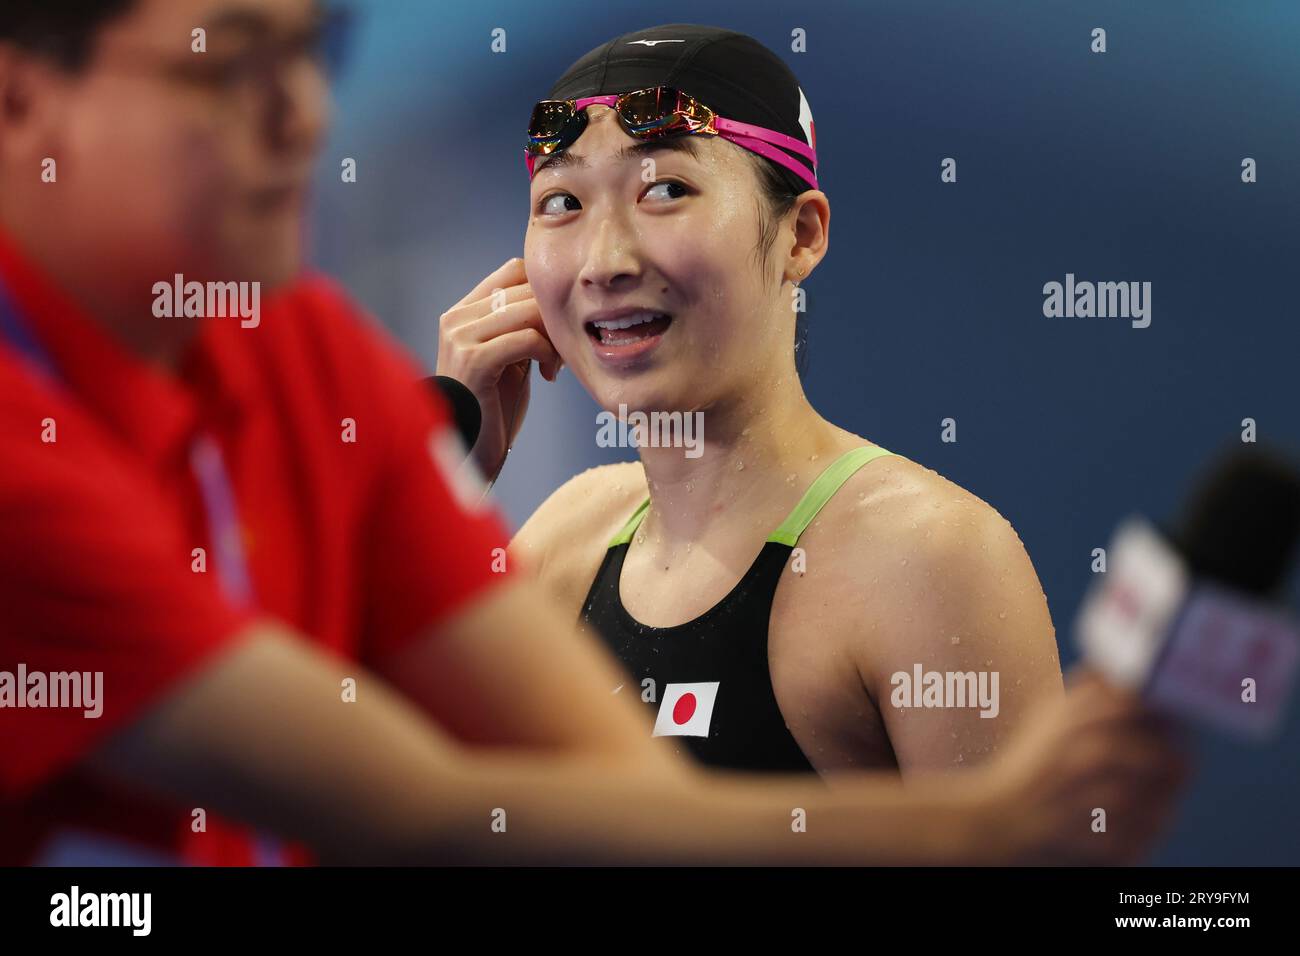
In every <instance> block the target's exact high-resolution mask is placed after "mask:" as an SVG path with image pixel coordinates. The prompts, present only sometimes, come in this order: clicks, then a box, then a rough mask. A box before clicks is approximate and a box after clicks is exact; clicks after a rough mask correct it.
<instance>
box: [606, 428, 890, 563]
mask: <svg viewBox="0 0 1300 956" xmlns="http://www.w3.org/2000/svg"><path fill="white" fill-rule="evenodd" d="M892 454H894V453H893V452H892V451H889V450H888V449H886V448H881V447H880V446H879V445H876V446H873V447H871V448H854V449H852V450H851V451H847V452H845V453H844V454H843V455H841V456H840V457H839V458H837V459H835V460H834V461H833V462H831V463H830V464H829V465H827V466H826V470H825V471H823V472H822V473H821V474H820V475H818V476H817V480H816V481H814V482H813V483H812V487H810V488H809V489H808V491H807V492H805V494H804V496H803V498H802V499H800V501H799V503H798V504H797V505H795V507H794V510H793V511H791V512H790V514H789V516H788V517H787V518H786V519H785V521H783V522H781V526H780V527H779V528H777V529H776V530H775V531H773V532H772V533H771V534H770V535H768V537H767V540H768V541H773V542H776V543H777V544H784V545H789V546H790V547H792V548H793V547H794V545H795V542H797V541H798V540H799V535H801V534H803V533H804V530H805V529H806V528H807V527H808V525H809V524H811V523H812V520H813V518H815V517H817V512H819V511H821V510H822V507H823V506H824V505H825V504H826V502H828V501H830V500H831V496H832V495H834V494H835V492H837V491H838V490H839V488H840V485H842V484H844V482H846V481H848V480H849V477H850V476H851V475H852V474H853V473H854V472H855V471H857V470H858V469H859V468H861V467H862V466H863V465H865V464H866V463H867V462H869V461H874V460H875V459H877V458H882V457H884V456H885V455H892ZM649 507H650V499H649V498H646V500H645V501H643V502H641V506H640V507H639V508H637V509H636V511H635V512H633V513H632V517H630V518H628V520H627V524H625V525H623V529H622V530H621V531H619V533H618V534H616V535H614V537H613V539H612V540H611V541H610V542H609V547H611V548H614V547H617V546H618V545H620V544H627V543H628V542H629V541H631V540H632V536H633V535H634V534H636V529H637V528H639V527H640V526H641V522H642V521H644V520H645V515H646V511H647V510H648V509H649Z"/></svg>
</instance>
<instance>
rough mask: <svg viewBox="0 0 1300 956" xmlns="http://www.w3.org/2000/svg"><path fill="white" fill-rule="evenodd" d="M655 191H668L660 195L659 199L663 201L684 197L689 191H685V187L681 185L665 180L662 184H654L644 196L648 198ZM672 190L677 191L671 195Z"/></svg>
mask: <svg viewBox="0 0 1300 956" xmlns="http://www.w3.org/2000/svg"><path fill="white" fill-rule="evenodd" d="M656 189H663V190H668V191H667V192H665V193H662V194H661V198H664V199H680V198H681V197H682V196H685V195H687V194H688V193H690V190H689V189H687V188H686V187H685V186H683V185H682V184H681V183H679V182H675V181H673V180H671V179H665V180H664V181H663V182H658V183H655V184H654V185H653V186H651V187H650V188H649V189H647V190H646V191H645V194H646V195H647V196H649V195H650V194H651V193H652V192H654V191H655V190H656ZM674 189H675V190H677V193H676V194H673V193H672V191H671V190H674Z"/></svg>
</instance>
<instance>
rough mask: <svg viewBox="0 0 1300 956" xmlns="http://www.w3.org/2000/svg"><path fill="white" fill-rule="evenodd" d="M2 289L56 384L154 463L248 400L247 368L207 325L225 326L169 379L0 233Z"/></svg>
mask: <svg viewBox="0 0 1300 956" xmlns="http://www.w3.org/2000/svg"><path fill="white" fill-rule="evenodd" d="M0 283H3V284H4V287H5V289H6V291H7V293H8V298H9V300H10V303H11V304H12V306H13V307H14V308H15V309H16V310H17V312H18V313H19V318H20V321H23V322H24V323H25V324H26V325H27V327H28V331H29V332H30V333H31V335H32V337H33V338H34V339H35V340H36V341H37V343H38V344H39V346H40V347H41V348H42V349H43V350H44V351H45V352H46V353H47V354H48V356H49V358H50V360H51V362H52V364H53V366H54V368H55V369H56V370H57V373H58V376H59V380H60V382H61V384H62V385H63V386H64V387H66V388H67V389H68V390H70V391H71V392H72V394H73V395H75V396H76V398H77V399H79V400H80V403H81V404H82V405H84V406H85V407H86V408H87V409H88V410H89V412H90V413H91V414H92V415H94V416H95V417H96V418H98V419H99V420H101V421H102V422H103V423H104V424H105V425H107V426H108V428H109V430H110V431H112V432H113V433H114V434H116V435H117V436H118V437H119V438H120V439H121V440H122V441H123V442H124V443H126V444H127V445H128V446H129V447H131V448H133V449H135V450H136V451H137V452H139V453H141V454H143V455H144V456H145V457H146V458H147V459H148V460H149V461H150V462H152V463H155V464H157V463H161V462H162V461H164V460H166V459H168V458H171V457H172V456H174V455H177V454H181V453H183V452H184V450H185V448H186V446H187V444H188V441H189V440H190V439H191V438H192V437H193V435H194V433H195V431H196V429H197V428H198V427H199V426H200V424H204V425H207V424H216V422H214V421H211V419H213V418H222V417H226V418H229V417H238V416H240V415H242V414H243V413H244V412H246V411H247V410H248V408H249V406H250V404H251V402H252V400H253V393H254V388H255V386H256V384H257V382H256V379H255V377H254V376H253V375H252V374H251V372H252V369H251V366H250V364H249V363H248V362H246V361H243V362H241V361H239V360H238V359H239V355H238V353H237V350H236V349H235V345H236V344H237V343H234V342H233V341H231V340H230V336H229V335H228V334H226V332H227V330H226V329H223V328H212V327H211V326H212V325H213V324H216V325H218V326H221V325H228V323H225V322H222V321H218V322H217V323H209V324H208V326H205V327H204V328H203V329H202V330H201V331H200V333H199V335H197V336H196V337H195V339H194V340H193V341H192V342H191V343H190V346H189V347H188V348H187V350H186V353H185V355H184V357H183V359H182V360H181V362H180V363H179V364H178V367H177V370H176V372H175V373H172V372H169V371H167V370H166V369H163V368H162V367H160V366H157V365H154V364H151V363H149V362H147V361H145V360H144V359H142V358H140V357H138V356H136V355H134V354H133V353H131V352H130V351H129V350H128V349H127V348H126V347H125V346H123V345H121V344H120V343H119V342H118V341H117V340H116V339H115V338H114V337H113V336H112V335H111V334H109V333H108V331H107V330H106V329H104V328H103V327H102V326H101V325H100V324H99V323H98V322H97V321H95V319H93V318H92V317H91V316H90V315H89V314H88V313H87V312H86V311H85V309H83V308H82V307H81V306H80V305H79V304H78V303H76V302H75V301H73V299H72V298H71V297H70V296H69V295H67V293H65V292H64V291H63V290H62V289H60V288H59V287H58V286H57V285H56V284H55V283H54V282H53V280H52V279H51V278H50V277H49V276H48V275H46V274H45V273H44V271H43V270H42V269H41V268H40V267H39V266H38V265H37V264H36V263H35V262H33V261H32V260H31V259H30V258H29V257H28V256H27V255H26V254H25V253H23V252H22V250H21V249H20V248H19V246H18V244H17V242H16V241H14V240H13V239H12V238H11V237H10V236H8V235H6V234H5V233H4V231H3V230H0ZM235 325H236V328H237V327H238V323H235ZM0 348H10V349H11V346H10V345H9V344H8V343H7V342H6V343H3V344H0Z"/></svg>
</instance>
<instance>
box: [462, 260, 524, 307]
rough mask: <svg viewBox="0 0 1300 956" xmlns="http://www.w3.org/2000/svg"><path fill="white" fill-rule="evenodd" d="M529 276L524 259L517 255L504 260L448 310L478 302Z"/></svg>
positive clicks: (517, 283)
mask: <svg viewBox="0 0 1300 956" xmlns="http://www.w3.org/2000/svg"><path fill="white" fill-rule="evenodd" d="M527 281H528V277H527V276H526V275H525V274H524V260H523V259H521V258H519V257H515V258H513V259H507V260H506V261H505V262H503V263H502V264H501V265H500V266H499V267H497V270H496V271H495V272H492V273H490V274H489V275H487V276H485V277H484V278H483V281H482V282H480V283H479V284H478V285H476V286H474V288H473V289H471V290H470V291H469V292H468V293H466V295H465V297H464V298H463V299H461V300H460V301H459V302H457V303H456V304H455V305H453V306H452V307H451V308H450V309H448V310H447V311H448V312H452V311H455V310H456V309H459V308H460V307H461V306H464V305H468V304H469V303H471V302H477V301H479V300H480V299H486V298H489V297H490V296H491V295H492V292H493V290H495V289H508V288H509V287H510V286H515V285H519V284H521V283H524V282H527Z"/></svg>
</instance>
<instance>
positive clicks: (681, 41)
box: [627, 40, 686, 47]
mask: <svg viewBox="0 0 1300 956" xmlns="http://www.w3.org/2000/svg"><path fill="white" fill-rule="evenodd" d="M685 42H686V41H685V40H628V41H627V45H628V46H631V45H632V44H633V43H644V44H645V45H646V46H648V47H653V46H654V45H655V44H656V43H685Z"/></svg>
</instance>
